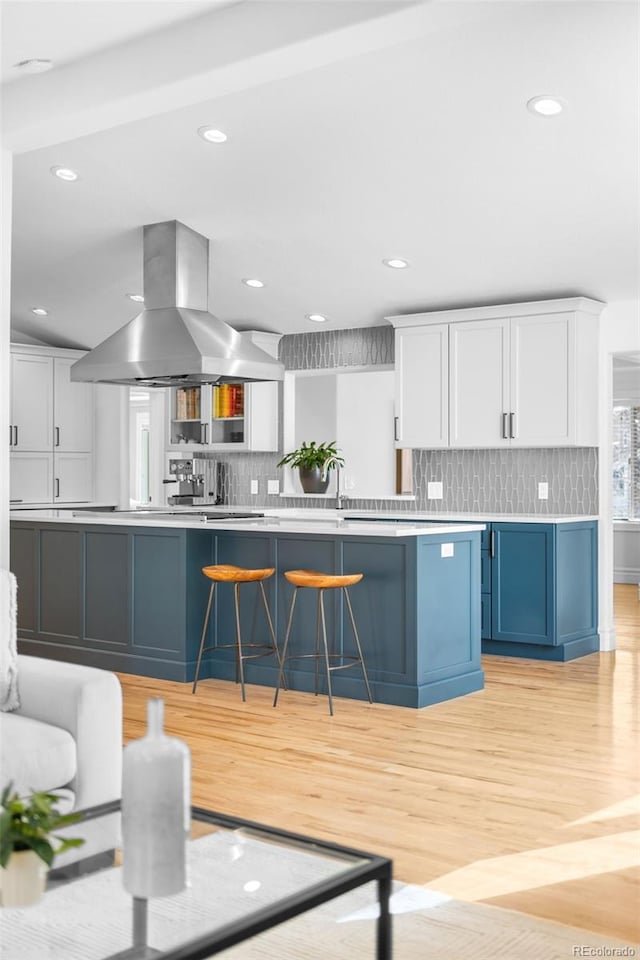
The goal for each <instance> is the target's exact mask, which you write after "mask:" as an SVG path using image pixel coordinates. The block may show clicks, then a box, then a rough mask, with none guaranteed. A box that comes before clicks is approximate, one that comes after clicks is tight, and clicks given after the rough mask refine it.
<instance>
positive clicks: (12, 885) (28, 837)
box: [0, 784, 84, 907]
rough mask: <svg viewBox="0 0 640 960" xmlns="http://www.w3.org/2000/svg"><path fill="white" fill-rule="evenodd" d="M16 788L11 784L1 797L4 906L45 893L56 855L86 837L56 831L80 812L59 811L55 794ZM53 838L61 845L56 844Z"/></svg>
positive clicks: (0, 855) (0, 863)
mask: <svg viewBox="0 0 640 960" xmlns="http://www.w3.org/2000/svg"><path fill="white" fill-rule="evenodd" d="M12 790H13V785H12V784H9V785H8V786H6V787H5V788H4V790H3V791H2V797H1V798H0V808H1V810H0V867H1V868H2V869H0V898H1V902H2V906H3V907H26V906H29V905H30V904H32V903H36V902H37V901H38V900H39V899H40V897H41V896H42V894H43V893H44V887H45V882H46V877H47V869H48V868H49V867H50V866H51V864H52V863H53V858H54V857H55V856H56V855H57V854H59V853H62V852H63V851H65V850H68V849H69V848H70V847H79V846H80V845H81V844H83V843H84V840H83V839H81V838H71V837H58V836H54V835H53V833H52V831H53V830H59V829H60V827H66V826H68V825H69V824H70V823H75V822H76V820H78V819H79V817H78V814H73V813H70V814H65V815H63V814H60V813H58V811H57V810H56V809H55V803H56V801H57V800H58V799H59V798H58V797H57V796H56V795H55V794H53V793H45V792H43V791H41V792H35V793H32V794H31V796H29V797H22V798H21V797H20V796H19V795H18V794H17V793H16V792H15V791H14V792H12ZM53 840H59V841H60V846H59V847H57V848H55V847H54V846H53V843H52V841H53Z"/></svg>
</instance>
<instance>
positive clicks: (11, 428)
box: [9, 424, 13, 447]
mask: <svg viewBox="0 0 640 960" xmlns="http://www.w3.org/2000/svg"><path fill="white" fill-rule="evenodd" d="M9 446H10V447H12V446H13V427H12V426H11V424H9Z"/></svg>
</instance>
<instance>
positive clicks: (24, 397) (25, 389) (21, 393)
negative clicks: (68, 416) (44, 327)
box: [9, 353, 53, 453]
mask: <svg viewBox="0 0 640 960" xmlns="http://www.w3.org/2000/svg"><path fill="white" fill-rule="evenodd" d="M9 432H10V436H9V445H10V449H11V450H12V451H14V450H16V451H21V452H22V451H25V452H34V453H37V452H39V451H45V450H47V451H48V450H51V445H52V437H53V358H52V357H46V356H40V355H37V354H36V355H32V354H29V353H25V354H23V353H13V354H12V355H11V417H10V431H9Z"/></svg>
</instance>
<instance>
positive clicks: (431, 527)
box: [11, 509, 485, 537]
mask: <svg viewBox="0 0 640 960" xmlns="http://www.w3.org/2000/svg"><path fill="white" fill-rule="evenodd" d="M11 519H12V520H14V521H20V522H23V523H29V522H34V523H55V524H65V523H69V524H75V525H76V526H78V525H87V526H95V525H99V526H123V527H131V526H135V527H167V528H173V529H187V530H202V529H207V530H212V531H218V530H225V531H233V532H238V533H240V532H250V533H256V532H258V531H260V532H263V533H276V534H277V533H280V534H285V533H286V534H304V535H305V536H308V535H309V534H315V535H317V536H336V535H340V536H352V537H358V536H359V537H423V536H424V537H429V536H431V537H435V536H438V537H440V536H443V535H453V534H456V533H466V532H467V531H474V530H484V529H485V528H484V524H482V523H455V524H454V523H437V524H420V523H412V522H407V523H398V522H397V521H396V520H394V521H393V522H390V523H384V522H380V521H373V520H372V521H371V523H367V522H366V521H364V522H363V521H360V520H353V521H350V520H349V519H348V518H347V517H344V518H342V517H339V518H333V517H330V518H327V519H324V518H317V517H316V518H314V519H308V520H305V519H304V518H302V519H297V518H294V517H282V518H280V517H273V516H269V517H268V516H265V517H256V518H255V520H252V519H246V520H244V519H243V520H205V519H204V518H202V517H193V519H191V518H190V517H189V516H188V514H186V515H183V514H180V515H179V516H171V517H167V516H163V515H162V514H158V515H157V516H150V515H149V514H145V515H144V516H143V517H139V518H138V517H132V516H130V515H127V516H122V517H119V516H118V514H117V513H105V514H95V515H93V516H86V515H84V516H78V515H76V514H74V512H73V511H71V510H54V509H52V510H30V511H29V514H28V515H25V514H24V512H22V511H20V512H19V513H18V514H13V515H12V516H11Z"/></svg>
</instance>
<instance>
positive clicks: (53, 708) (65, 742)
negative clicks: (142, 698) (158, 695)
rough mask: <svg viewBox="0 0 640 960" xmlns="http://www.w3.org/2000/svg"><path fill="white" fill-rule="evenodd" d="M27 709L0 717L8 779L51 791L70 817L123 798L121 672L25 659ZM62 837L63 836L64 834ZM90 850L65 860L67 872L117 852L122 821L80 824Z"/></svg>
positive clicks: (22, 789) (22, 677) (2, 765)
mask: <svg viewBox="0 0 640 960" xmlns="http://www.w3.org/2000/svg"><path fill="white" fill-rule="evenodd" d="M18 692H19V697H20V706H19V707H18V708H17V709H16V710H13V711H11V712H7V713H0V781H1V783H2V787H4V786H5V785H6V784H7V783H9V782H12V783H13V785H14V787H15V789H16V790H17V791H18V793H20V794H21V795H26V794H29V793H31V792H32V791H33V790H47V791H50V792H52V793H55V794H57V795H58V796H60V797H61V798H62V799H61V802H60V804H59V808H60V809H61V810H62V811H63V812H65V813H68V812H70V811H73V810H83V809H86V808H87V807H93V806H97V805H98V804H102V803H106V802H107V801H109V800H116V799H118V798H119V797H120V795H121V782H122V691H121V688H120V682H119V680H118V678H117V677H116V676H115V674H113V673H109V672H108V671H106V670H97V669H95V668H93V667H83V666H79V665H77V664H74V663H64V662H61V661H57V660H47V659H41V658H39V657H27V656H19V657H18ZM60 832H61V834H62V833H63V831H60ZM66 832H67V833H68V835H69V836H83V837H84V838H85V843H84V844H83V846H81V847H78V848H73V849H71V850H69V851H67V852H66V853H65V854H62V855H61V856H60V857H57V858H56V860H55V861H54V867H55V868H61V867H65V866H67V865H68V864H70V863H73V862H74V861H78V860H85V859H87V858H89V857H94V856H95V855H96V854H102V853H104V852H105V851H110V850H113V848H114V847H115V846H116V843H117V841H118V833H119V817H118V816H117V815H114V816H110V817H102V818H100V819H98V820H92V821H88V822H87V823H86V824H73V825H72V826H71V827H68V828H67V829H66Z"/></svg>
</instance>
